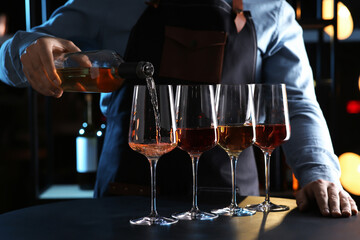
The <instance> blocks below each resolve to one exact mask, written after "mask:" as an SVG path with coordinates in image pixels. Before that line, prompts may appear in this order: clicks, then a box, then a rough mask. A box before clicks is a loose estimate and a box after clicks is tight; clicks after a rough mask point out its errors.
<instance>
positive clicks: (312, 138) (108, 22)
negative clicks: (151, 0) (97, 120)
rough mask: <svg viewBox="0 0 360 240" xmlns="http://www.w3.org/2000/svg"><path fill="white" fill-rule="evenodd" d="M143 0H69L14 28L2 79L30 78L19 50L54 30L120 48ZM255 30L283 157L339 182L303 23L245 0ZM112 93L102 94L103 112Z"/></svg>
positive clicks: (311, 176)
mask: <svg viewBox="0 0 360 240" xmlns="http://www.w3.org/2000/svg"><path fill="white" fill-rule="evenodd" d="M145 8H146V5H145V4H144V0H102V1H97V0H70V1H68V2H67V3H66V4H65V5H64V6H62V7H60V8H59V9H57V10H56V11H55V12H54V13H53V14H52V16H51V17H50V19H49V20H48V21H47V22H46V23H44V24H43V25H41V26H38V27H35V28H33V29H32V30H31V32H25V31H18V32H17V33H16V34H15V35H14V37H13V38H11V39H9V40H8V41H6V42H5V43H4V44H3V45H2V46H1V51H0V66H1V67H0V79H1V80H2V81H3V82H5V83H7V84H9V85H12V86H16V87H25V86H28V85H29V83H28V82H27V80H26V77H25V76H24V73H23V72H22V64H21V61H20V56H21V54H22V53H23V52H24V51H25V49H26V48H27V47H28V46H29V45H30V44H32V43H33V42H34V41H36V39H38V38H40V37H42V36H49V35H50V36H56V37H60V38H64V39H68V40H71V41H73V42H74V43H75V44H76V45H77V46H78V47H80V48H81V49H82V50H94V49H112V50H115V51H117V52H118V53H120V54H123V53H124V51H125V48H126V45H127V40H128V37H129V33H130V30H131V28H132V26H133V25H134V24H135V23H136V21H137V19H138V18H139V17H140V15H141V13H142V12H143V11H144V10H145ZM244 9H245V10H249V11H251V14H252V17H253V20H254V23H255V28H256V32H257V40H258V51H257V54H258V56H257V71H256V81H257V82H266V83H279V82H281V83H285V84H286V86H287V94H288V105H289V112H290V123H291V138H290V140H289V141H288V142H286V143H285V144H283V149H284V152H285V155H286V160H287V162H288V164H289V166H290V167H291V168H292V170H293V171H294V173H295V176H296V177H297V178H298V179H299V181H300V184H301V185H302V186H304V185H305V184H307V183H309V182H311V181H314V180H317V179H324V180H328V181H332V182H334V183H336V184H338V185H339V186H340V181H339V178H340V167H339V162H338V158H337V156H336V155H335V154H334V152H333V147H332V143H331V139H330V135H329V131H328V129H327V125H326V122H325V119H324V116H323V114H322V112H321V109H320V107H319V104H318V102H317V100H316V96H315V91H314V86H313V75H312V70H311V67H310V64H309V61H308V58H307V54H306V51H305V46H304V41H303V38H302V29H301V27H300V26H299V24H298V23H297V22H296V20H295V15H294V10H293V9H292V7H291V6H290V5H289V4H288V3H287V2H286V1H285V0H244ZM110 95H111V93H107V94H101V109H102V111H103V112H104V114H105V115H106V111H107V103H108V99H109V97H110Z"/></svg>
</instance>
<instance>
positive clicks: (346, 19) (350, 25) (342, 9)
mask: <svg viewBox="0 0 360 240" xmlns="http://www.w3.org/2000/svg"><path fill="white" fill-rule="evenodd" d="M337 10H338V12H337V18H338V22H337V30H338V39H339V40H344V39H346V38H348V37H350V35H351V34H352V32H353V30H354V21H353V19H352V16H351V13H350V11H349V9H348V8H347V7H346V6H345V5H344V4H343V3H342V2H338V6H337ZM322 18H323V19H324V20H331V19H333V18H334V0H323V1H322ZM324 31H325V32H326V33H327V34H328V35H329V36H330V37H333V36H334V28H333V26H332V25H329V26H327V27H325V29H324Z"/></svg>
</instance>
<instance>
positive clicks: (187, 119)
mask: <svg viewBox="0 0 360 240" xmlns="http://www.w3.org/2000/svg"><path fill="white" fill-rule="evenodd" d="M175 105H176V121H177V130H176V138H177V144H178V147H179V148H180V149H182V150H184V151H186V152H187V153H189V155H190V157H191V161H192V173H193V186H192V194H193V199H192V208H191V209H190V210H189V211H187V212H183V213H175V214H173V215H172V217H174V218H176V219H181V220H212V219H215V218H217V217H218V215H217V214H213V213H207V212H203V211H201V210H200V209H199V207H198V203H197V194H198V192H197V190H198V189H197V187H198V186H197V171H198V163H199V158H200V156H201V154H202V153H203V152H205V151H207V150H210V149H211V148H213V147H215V146H216V140H217V138H216V125H217V124H216V114H215V101H214V89H213V86H212V85H181V86H177V89H176V100H175Z"/></svg>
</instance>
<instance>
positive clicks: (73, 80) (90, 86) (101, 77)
mask: <svg viewBox="0 0 360 240" xmlns="http://www.w3.org/2000/svg"><path fill="white" fill-rule="evenodd" d="M56 71H57V74H58V75H59V77H60V79H61V80H62V82H61V87H62V89H63V90H64V91H67V92H112V91H115V90H117V89H119V88H120V87H121V85H122V84H123V82H124V79H123V78H121V77H118V75H117V70H115V69H112V68H98V67H78V68H60V69H57V70H56Z"/></svg>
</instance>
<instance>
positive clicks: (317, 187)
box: [308, 180, 333, 216]
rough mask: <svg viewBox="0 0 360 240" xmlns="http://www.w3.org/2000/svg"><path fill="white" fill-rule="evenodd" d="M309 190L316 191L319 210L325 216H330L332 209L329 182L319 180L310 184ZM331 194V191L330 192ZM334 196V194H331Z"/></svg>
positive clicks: (315, 195)
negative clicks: (329, 201)
mask: <svg viewBox="0 0 360 240" xmlns="http://www.w3.org/2000/svg"><path fill="white" fill-rule="evenodd" d="M310 187H311V188H309V190H308V191H312V192H313V193H314V197H315V200H316V203H317V205H318V207H319V210H320V212H321V214H322V215H323V216H330V211H331V210H330V209H329V204H328V197H329V194H328V191H327V184H326V182H325V181H322V180H317V181H315V182H313V183H311V185H310ZM330 194H331V193H330ZM331 196H332V197H333V195H332V194H331Z"/></svg>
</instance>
